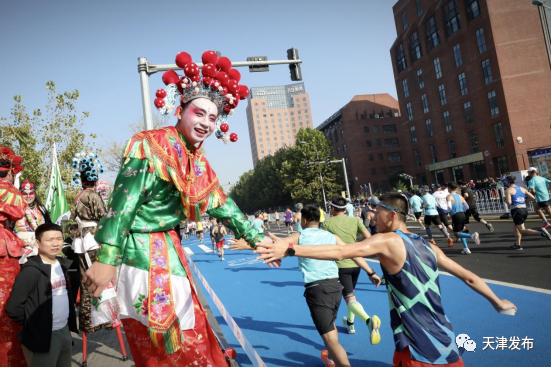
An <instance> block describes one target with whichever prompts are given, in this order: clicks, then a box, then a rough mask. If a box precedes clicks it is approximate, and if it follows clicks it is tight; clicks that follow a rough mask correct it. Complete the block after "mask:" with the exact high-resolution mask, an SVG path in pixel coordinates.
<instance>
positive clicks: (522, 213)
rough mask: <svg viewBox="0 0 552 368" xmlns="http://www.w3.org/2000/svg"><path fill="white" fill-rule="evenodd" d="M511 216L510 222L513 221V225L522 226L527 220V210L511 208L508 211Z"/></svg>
mask: <svg viewBox="0 0 552 368" xmlns="http://www.w3.org/2000/svg"><path fill="white" fill-rule="evenodd" d="M510 214H511V215H512V220H514V224H515V225H522V224H524V223H525V220H527V215H528V212H527V208H512V210H511V211H510Z"/></svg>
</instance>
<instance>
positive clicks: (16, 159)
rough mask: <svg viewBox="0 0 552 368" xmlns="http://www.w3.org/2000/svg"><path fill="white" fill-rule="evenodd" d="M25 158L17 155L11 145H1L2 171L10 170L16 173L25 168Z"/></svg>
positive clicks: (0, 165)
mask: <svg viewBox="0 0 552 368" xmlns="http://www.w3.org/2000/svg"><path fill="white" fill-rule="evenodd" d="M22 163H23V158H22V157H21V156H18V155H16V154H15V153H14V152H13V151H12V150H11V149H10V148H9V147H5V146H0V171H9V170H11V171H12V173H13V174H14V175H15V174H17V173H19V172H20V171H22V170H23V166H22V165H21V164H22Z"/></svg>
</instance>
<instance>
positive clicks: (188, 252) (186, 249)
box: [184, 247, 194, 256]
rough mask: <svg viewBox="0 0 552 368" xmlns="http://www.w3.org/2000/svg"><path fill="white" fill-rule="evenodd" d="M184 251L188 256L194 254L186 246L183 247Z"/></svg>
mask: <svg viewBox="0 0 552 368" xmlns="http://www.w3.org/2000/svg"><path fill="white" fill-rule="evenodd" d="M184 251H185V252H186V254H187V255H189V256H193V255H194V252H193V251H192V250H191V249H190V248H188V247H184Z"/></svg>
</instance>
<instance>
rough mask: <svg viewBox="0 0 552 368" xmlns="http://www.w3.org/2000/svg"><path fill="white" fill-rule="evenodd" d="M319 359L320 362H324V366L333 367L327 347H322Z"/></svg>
mask: <svg viewBox="0 0 552 368" xmlns="http://www.w3.org/2000/svg"><path fill="white" fill-rule="evenodd" d="M320 359H322V364H324V367H335V362H334V361H333V360H331V359H330V357H329V354H328V350H327V349H324V350H322V351H321V352H320Z"/></svg>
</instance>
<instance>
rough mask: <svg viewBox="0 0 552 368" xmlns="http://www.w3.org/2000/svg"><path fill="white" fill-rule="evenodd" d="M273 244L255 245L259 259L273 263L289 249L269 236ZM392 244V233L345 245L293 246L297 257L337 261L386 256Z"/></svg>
mask: <svg viewBox="0 0 552 368" xmlns="http://www.w3.org/2000/svg"><path fill="white" fill-rule="evenodd" d="M270 237H271V239H272V240H273V241H274V243H273V244H257V249H255V252H257V253H258V254H259V258H261V259H263V260H264V261H265V262H273V261H275V260H278V259H281V258H283V257H285V253H286V250H287V249H288V247H289V243H290V242H289V241H286V239H282V238H277V237H275V236H273V235H271V236H270ZM390 240H391V242H394V240H395V239H394V234H393V233H385V234H376V235H373V236H371V237H370V238H368V239H364V240H362V241H360V242H356V243H353V244H347V245H320V246H316V247H309V246H300V245H295V243H294V249H295V255H296V256H297V257H306V258H314V259H325V260H334V261H339V260H343V259H350V258H356V257H378V256H380V255H384V254H387V247H388V244H389V243H390Z"/></svg>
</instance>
